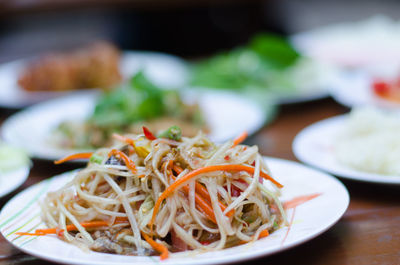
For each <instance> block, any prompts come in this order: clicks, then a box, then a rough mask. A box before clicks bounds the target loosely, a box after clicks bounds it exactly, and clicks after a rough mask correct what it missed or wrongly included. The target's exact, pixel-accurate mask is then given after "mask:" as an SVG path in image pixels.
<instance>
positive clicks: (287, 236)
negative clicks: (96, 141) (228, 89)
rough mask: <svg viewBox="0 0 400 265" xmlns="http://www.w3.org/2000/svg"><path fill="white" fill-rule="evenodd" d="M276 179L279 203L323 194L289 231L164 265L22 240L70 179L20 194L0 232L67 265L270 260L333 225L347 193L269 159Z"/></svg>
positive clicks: (52, 240)
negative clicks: (44, 202) (49, 196)
mask: <svg viewBox="0 0 400 265" xmlns="http://www.w3.org/2000/svg"><path fill="white" fill-rule="evenodd" d="M267 160H268V163H269V165H270V168H271V170H272V172H273V173H274V176H275V177H276V178H277V179H278V181H280V182H281V183H283V184H284V185H285V187H284V188H283V189H282V200H283V201H285V200H289V199H291V198H294V197H296V196H300V195H308V194H312V193H321V194H322V195H320V196H318V197H317V198H315V199H313V200H311V201H308V202H306V203H304V204H302V205H300V206H298V207H297V208H295V209H294V210H293V209H292V210H289V211H288V212H287V213H288V219H289V221H291V223H292V225H291V227H290V229H288V227H284V228H281V229H279V230H278V231H276V232H274V233H272V234H271V235H270V236H268V237H266V238H263V239H261V240H258V241H256V242H254V243H250V244H245V245H241V246H237V247H233V248H229V249H224V250H221V251H215V252H208V253H203V254H196V255H194V254H187V253H176V254H172V255H171V257H170V258H169V259H167V260H164V261H162V262H160V261H159V258H158V257H134V256H121V255H115V254H104V253H98V252H83V251H82V250H80V249H79V248H77V247H76V246H74V245H71V244H68V243H66V242H64V241H62V240H60V239H58V238H56V237H53V236H43V237H25V236H24V237H20V236H16V235H15V234H14V233H15V232H17V231H32V230H34V229H36V228H39V227H44V224H43V223H42V221H41V219H40V208H39V205H38V201H39V200H41V199H42V198H43V196H44V195H45V194H46V192H47V191H50V190H55V189H57V188H59V187H60V186H61V185H62V184H63V183H65V182H66V181H67V180H68V179H70V178H71V177H72V174H71V173H67V174H64V175H62V176H60V177H55V178H52V179H49V180H46V181H43V182H41V183H39V184H37V185H34V186H32V187H30V188H29V189H27V190H25V191H23V192H21V193H20V194H19V195H17V196H16V197H15V198H13V199H12V200H11V201H9V202H8V203H7V204H6V205H5V206H4V208H3V210H2V212H1V214H0V231H1V233H2V234H3V236H4V237H5V238H6V239H7V240H8V241H9V242H11V243H12V244H13V245H14V246H15V247H17V248H19V249H21V250H22V251H24V252H26V253H29V254H31V255H33V256H36V257H39V258H42V259H46V260H50V261H54V262H59V263H68V264H100V265H103V264H104V265H105V264H116V265H117V264H144V265H145V264H165V265H167V264H219V263H229V262H238V261H242V260H247V259H252V258H256V257H260V256H265V255H271V254H273V253H277V252H280V251H283V250H285V249H288V248H290V247H293V246H296V245H299V244H301V243H304V242H306V241H308V240H310V239H312V238H314V237H316V236H318V235H320V234H321V233H323V232H324V231H326V230H327V229H329V228H330V227H331V226H332V225H334V224H335V223H336V222H337V221H338V220H339V219H340V217H341V216H342V215H343V214H344V212H345V211H346V209H347V206H348V204H349V194H348V192H347V190H346V188H345V187H344V186H343V184H342V183H340V182H339V181H338V180H337V179H335V178H334V177H332V176H330V175H327V174H325V173H322V172H320V171H317V170H314V169H311V168H308V167H306V166H303V165H301V164H299V163H296V162H291V161H286V160H281V159H274V158H269V159H267Z"/></svg>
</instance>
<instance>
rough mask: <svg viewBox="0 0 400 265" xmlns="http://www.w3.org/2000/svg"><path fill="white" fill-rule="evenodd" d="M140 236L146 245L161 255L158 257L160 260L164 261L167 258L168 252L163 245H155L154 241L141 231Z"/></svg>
mask: <svg viewBox="0 0 400 265" xmlns="http://www.w3.org/2000/svg"><path fill="white" fill-rule="evenodd" d="M141 234H142V236H143V238H144V240H146V241H147V243H149V245H150V246H151V247H152V248H153V249H155V250H156V251H158V252H159V253H161V255H160V259H161V260H164V259H167V258H168V256H169V252H168V249H167V247H166V246H164V245H163V244H160V243H157V242H156V241H154V240H153V239H152V238H151V237H149V236H148V235H146V234H145V233H144V232H143V231H141Z"/></svg>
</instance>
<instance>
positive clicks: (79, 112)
mask: <svg viewBox="0 0 400 265" xmlns="http://www.w3.org/2000/svg"><path fill="white" fill-rule="evenodd" d="M98 95H99V93H96V91H80V92H74V93H72V94H71V95H69V96H66V97H63V98H59V99H53V100H50V101H47V102H43V103H39V104H37V105H35V106H32V107H30V108H28V109H26V110H23V111H21V112H19V113H17V114H14V115H13V116H11V117H10V118H8V119H7V120H6V121H5V122H4V124H3V126H2V129H1V133H2V137H3V138H4V140H5V141H6V142H9V143H12V144H13V145H15V146H18V147H21V148H24V149H25V150H26V152H27V153H28V154H29V155H31V156H32V157H35V158H40V159H46V160H57V159H59V158H60V157H62V156H65V155H69V154H71V153H74V152H79V151H82V150H76V149H69V150H68V149H64V148H61V147H56V146H55V144H54V143H53V142H51V140H50V137H51V135H52V132H53V130H54V129H55V128H56V127H57V126H58V125H59V124H60V123H61V122H63V121H65V120H74V121H83V120H85V119H86V118H87V117H88V116H89V115H90V114H91V113H92V111H93V108H94V106H95V102H96V98H97V97H98ZM184 98H186V99H187V100H188V101H193V100H194V99H195V100H196V101H197V103H198V104H199V106H200V109H201V111H202V113H203V116H204V119H205V122H206V124H207V125H208V128H209V131H210V132H209V136H210V138H211V139H212V140H213V141H217V142H222V141H226V140H229V139H233V138H235V137H236V136H238V135H239V134H240V133H241V132H243V131H247V132H248V133H249V134H253V133H255V132H256V131H257V130H259V129H260V128H261V127H262V126H263V125H264V123H265V122H266V121H267V120H270V119H271V118H272V117H273V110H272V109H270V108H268V106H265V107H263V108H261V107H260V106H259V105H257V104H254V103H253V102H251V101H249V100H247V99H244V98H243V97H240V96H237V95H235V94H232V93H228V92H211V91H210V92H206V93H202V94H196V93H194V94H193V92H191V93H189V94H188V95H187V96H184ZM271 108H272V106H271Z"/></svg>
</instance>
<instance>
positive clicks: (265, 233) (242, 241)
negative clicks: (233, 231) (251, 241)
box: [239, 229, 269, 245]
mask: <svg viewBox="0 0 400 265" xmlns="http://www.w3.org/2000/svg"><path fill="white" fill-rule="evenodd" d="M267 236H269V232H268V230H267V229H265V230H262V231H261V232H260V234H259V235H258V238H257V239H260V238H264V237H267ZM246 243H248V241H244V240H241V241H240V242H239V245H243V244H246Z"/></svg>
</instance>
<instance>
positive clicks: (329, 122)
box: [293, 115, 400, 185]
mask: <svg viewBox="0 0 400 265" xmlns="http://www.w3.org/2000/svg"><path fill="white" fill-rule="evenodd" d="M347 118H348V115H341V116H337V117H333V118H329V119H325V120H322V121H319V122H316V123H314V124H312V125H310V126H308V127H307V128H305V129H303V130H302V131H301V132H300V133H299V134H298V135H297V136H296V137H295V139H294V141H293V153H294V154H295V156H296V157H297V159H299V160H300V161H302V162H303V163H306V164H308V165H311V166H313V167H316V168H319V169H322V170H325V171H326V172H329V173H331V174H334V175H336V176H338V177H342V178H347V179H351V180H357V181H364V182H372V183H381V184H395V185H400V176H387V175H381V174H374V173H368V172H363V171H359V170H355V169H352V168H349V167H347V166H346V165H343V164H342V163H339V162H338V160H337V159H336V157H335V153H334V148H335V142H336V137H337V136H338V133H339V132H340V131H341V130H342V129H343V127H344V126H345V122H346V119H347Z"/></svg>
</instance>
